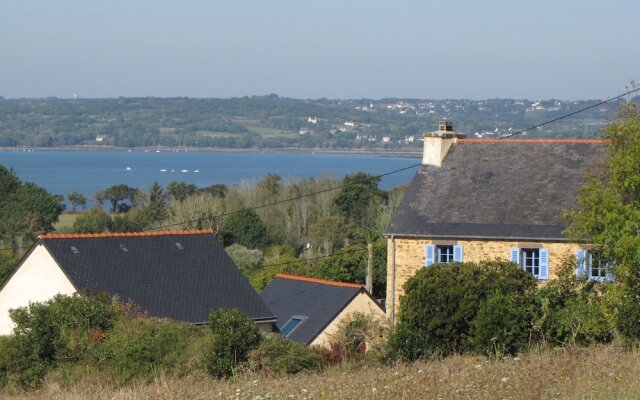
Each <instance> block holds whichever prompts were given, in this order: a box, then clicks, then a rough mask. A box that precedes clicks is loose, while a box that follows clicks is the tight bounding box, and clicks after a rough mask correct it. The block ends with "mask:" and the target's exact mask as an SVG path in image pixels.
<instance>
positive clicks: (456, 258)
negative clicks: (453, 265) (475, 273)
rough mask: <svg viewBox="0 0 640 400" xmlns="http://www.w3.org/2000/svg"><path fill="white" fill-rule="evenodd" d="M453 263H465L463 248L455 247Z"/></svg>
mask: <svg viewBox="0 0 640 400" xmlns="http://www.w3.org/2000/svg"><path fill="white" fill-rule="evenodd" d="M453 261H455V262H463V253H462V246H453Z"/></svg>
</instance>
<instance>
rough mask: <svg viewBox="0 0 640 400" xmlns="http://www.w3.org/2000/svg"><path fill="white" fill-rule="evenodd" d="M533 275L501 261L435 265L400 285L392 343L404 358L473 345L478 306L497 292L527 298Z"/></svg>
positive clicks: (445, 353)
mask: <svg viewBox="0 0 640 400" xmlns="http://www.w3.org/2000/svg"><path fill="white" fill-rule="evenodd" d="M534 288H535V280H534V279H533V278H532V277H531V275H530V274H528V273H527V272H526V271H523V270H522V269H520V268H517V267H516V265H515V264H513V263H510V262H504V261H499V260H497V261H491V262H483V263H480V264H475V263H451V264H435V265H432V266H430V267H428V268H424V269H422V270H420V271H418V273H417V274H416V275H414V276H413V277H411V278H410V279H409V280H408V281H407V283H406V284H405V295H404V296H402V297H401V298H400V312H399V318H398V324H397V325H396V327H395V330H394V333H393V335H392V337H391V340H390V344H391V347H392V348H393V349H394V350H395V351H396V352H397V353H398V354H399V355H400V356H402V357H403V358H406V359H409V360H415V359H417V358H419V357H422V356H431V355H436V356H445V355H449V354H452V353H456V352H464V351H467V350H470V349H472V337H473V322H474V320H475V318H476V315H477V313H478V311H479V309H480V305H481V304H482V303H483V302H484V301H485V300H486V299H487V298H488V297H489V296H491V295H492V294H494V293H496V292H498V293H503V294H505V295H511V296H514V297H516V298H520V297H522V298H526V297H528V296H530V295H531V293H532V292H533V290H534Z"/></svg>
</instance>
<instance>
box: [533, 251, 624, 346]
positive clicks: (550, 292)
mask: <svg viewBox="0 0 640 400" xmlns="http://www.w3.org/2000/svg"><path fill="white" fill-rule="evenodd" d="M575 268H576V263H575V260H574V259H573V258H571V259H567V260H564V262H563V264H562V265H561V266H560V268H558V277H557V278H556V279H554V280H552V281H550V282H548V283H547V284H546V285H545V286H544V287H542V288H540V289H539V290H538V291H537V293H536V303H537V310H538V315H537V316H536V318H535V321H534V330H535V332H536V333H537V334H538V335H539V337H540V339H541V340H543V341H545V342H547V343H550V344H552V345H564V344H579V345H588V344H593V343H604V342H608V341H610V340H611V339H612V333H613V331H614V318H612V315H611V313H610V312H609V311H608V309H609V308H610V306H609V304H608V302H609V298H610V297H611V296H610V295H615V293H614V292H615V291H617V290H618V288H617V287H615V286H614V285H613V284H610V283H608V282H596V281H588V280H584V279H579V278H577V277H576V276H575V273H574V271H575Z"/></svg>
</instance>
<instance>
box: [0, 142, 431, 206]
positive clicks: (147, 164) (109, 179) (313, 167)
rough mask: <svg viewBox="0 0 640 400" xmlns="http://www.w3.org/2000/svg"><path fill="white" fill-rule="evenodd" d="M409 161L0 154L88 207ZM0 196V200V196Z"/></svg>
mask: <svg viewBox="0 0 640 400" xmlns="http://www.w3.org/2000/svg"><path fill="white" fill-rule="evenodd" d="M419 162H420V160H419V159H418V158H415V157H413V158H412V157H410V156H403V157H399V156H386V155H384V154H376V155H371V154H353V153H339V154H336V153H325V152H277V151H264V152H260V151H233V152H216V151H207V152H205V151H184V150H181V151H170V150H164V151H156V150H146V151H143V150H140V151H136V150H133V151H127V150H122V151H115V150H114V151H81V150H73V151H61V150H33V149H24V150H23V149H16V150H3V151H0V164H1V165H3V166H5V167H8V168H13V170H14V171H15V173H16V175H17V176H18V177H19V178H20V179H21V180H22V181H28V182H34V183H36V184H37V185H39V186H41V187H43V188H45V189H46V190H47V191H48V192H49V193H52V194H60V195H64V196H66V195H68V194H69V193H71V192H74V191H76V192H80V193H82V194H84V195H85V196H86V198H87V200H88V202H87V203H88V204H87V206H89V207H91V206H93V204H94V203H93V198H94V195H95V193H96V192H97V191H100V190H104V189H106V188H108V187H109V186H112V185H116V184H121V183H123V184H127V185H129V186H132V187H135V188H139V189H148V188H149V187H150V186H151V185H152V184H153V183H154V182H158V183H159V184H161V185H162V186H166V185H167V184H168V183H169V182H171V181H184V182H187V183H194V184H195V185H197V186H198V187H206V186H210V185H213V184H225V185H238V184H242V183H248V184H251V183H253V182H257V181H259V180H260V179H261V178H262V177H264V176H265V175H267V174H269V173H273V174H277V175H279V176H280V177H281V178H282V179H283V181H287V180H299V179H301V178H310V177H319V176H333V177H335V178H342V177H344V176H345V175H348V174H352V173H355V172H360V171H362V172H366V173H369V174H372V175H381V174H386V173H389V172H393V171H396V170H399V169H402V168H407V167H410V166H412V165H415V164H418V163H419ZM415 172H416V168H409V169H407V170H405V171H400V172H397V173H393V174H390V175H387V176H384V177H382V180H381V182H380V185H379V187H380V188H382V189H387V190H388V189H391V188H394V187H396V186H399V185H402V184H404V183H407V182H409V181H410V180H411V178H412V177H413V175H414V174H415ZM0 195H1V194H0Z"/></svg>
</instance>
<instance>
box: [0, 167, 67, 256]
mask: <svg viewBox="0 0 640 400" xmlns="http://www.w3.org/2000/svg"><path fill="white" fill-rule="evenodd" d="M0 193H2V196H0V237H1V238H2V240H3V242H4V245H5V246H7V245H11V246H13V247H18V246H19V243H20V244H22V245H23V246H24V245H26V244H28V243H29V242H32V241H33V240H35V237H36V236H37V235H38V234H40V233H43V232H50V231H51V230H53V223H54V222H56V221H57V220H58V216H59V215H60V214H61V213H62V211H63V207H62V204H61V203H60V199H59V197H58V196H54V195H51V194H49V193H47V191H46V190H44V189H43V188H41V187H39V186H37V185H35V184H33V183H31V182H24V183H23V182H21V181H20V179H18V177H17V176H16V174H15V172H14V171H13V170H12V169H8V168H5V167H4V166H1V165H0ZM24 242H26V243H24Z"/></svg>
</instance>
